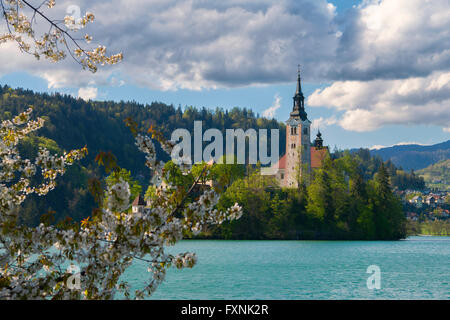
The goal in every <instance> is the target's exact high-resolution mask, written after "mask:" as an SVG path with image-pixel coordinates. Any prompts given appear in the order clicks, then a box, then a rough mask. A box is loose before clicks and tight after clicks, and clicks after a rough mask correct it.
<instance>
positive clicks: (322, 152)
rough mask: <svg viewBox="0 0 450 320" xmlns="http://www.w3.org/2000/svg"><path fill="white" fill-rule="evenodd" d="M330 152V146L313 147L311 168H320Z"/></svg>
mask: <svg viewBox="0 0 450 320" xmlns="http://www.w3.org/2000/svg"><path fill="white" fill-rule="evenodd" d="M327 153H328V148H327V147H324V148H320V149H319V148H316V147H311V168H313V169H314V168H319V167H320V166H321V165H322V161H323V159H325V156H326V155H327Z"/></svg>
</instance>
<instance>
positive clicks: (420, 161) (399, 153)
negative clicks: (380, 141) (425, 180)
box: [370, 140, 450, 171]
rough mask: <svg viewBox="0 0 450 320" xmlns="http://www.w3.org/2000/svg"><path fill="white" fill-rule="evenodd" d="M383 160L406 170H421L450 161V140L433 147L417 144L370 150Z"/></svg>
mask: <svg viewBox="0 0 450 320" xmlns="http://www.w3.org/2000/svg"><path fill="white" fill-rule="evenodd" d="M370 153H371V154H372V155H378V156H380V157H381V158H382V159H383V160H385V161H386V160H391V161H392V162H393V163H394V164H395V165H396V166H399V167H402V168H403V169H404V170H407V171H409V170H419V169H423V168H426V167H428V166H430V165H432V164H435V163H437V162H439V161H442V160H447V159H450V140H448V141H446V142H442V143H438V144H435V145H431V146H421V145H417V144H410V145H399V146H393V147H388V148H382V149H377V150H370Z"/></svg>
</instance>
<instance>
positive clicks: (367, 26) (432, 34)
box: [328, 0, 450, 81]
mask: <svg viewBox="0 0 450 320" xmlns="http://www.w3.org/2000/svg"><path fill="white" fill-rule="evenodd" d="M449 16H450V6H449V3H448V0H433V1H423V0H382V1H380V0H368V1H364V2H363V4H361V5H359V6H358V7H357V8H355V9H354V10H352V11H351V12H350V13H349V14H348V16H347V17H346V19H345V24H342V25H341V26H342V28H343V30H342V32H343V33H342V36H341V37H340V43H339V46H338V48H337V49H336V60H335V63H334V66H333V69H330V70H329V72H328V78H330V79H333V80H360V81H367V80H374V79H400V78H403V79H405V78H410V77H425V76H428V75H429V74H431V73H433V72H435V71H440V70H448V69H449V68H450V47H449V45H448V43H449V42H450V31H449V30H450V19H448V17H449Z"/></svg>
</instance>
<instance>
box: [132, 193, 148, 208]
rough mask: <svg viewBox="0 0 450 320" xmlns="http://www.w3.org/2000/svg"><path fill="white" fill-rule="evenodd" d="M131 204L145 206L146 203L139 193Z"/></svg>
mask: <svg viewBox="0 0 450 320" xmlns="http://www.w3.org/2000/svg"><path fill="white" fill-rule="evenodd" d="M132 205H133V206H145V205H146V203H145V200H144V198H143V197H142V196H141V195H139V196H137V197H136V199H134V201H133V204H132Z"/></svg>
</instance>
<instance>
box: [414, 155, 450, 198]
mask: <svg viewBox="0 0 450 320" xmlns="http://www.w3.org/2000/svg"><path fill="white" fill-rule="evenodd" d="M416 174H417V175H419V176H422V177H423V178H424V179H425V182H426V183H427V186H428V187H431V188H436V189H439V190H449V191H450V159H447V160H442V161H439V162H438V163H435V164H433V165H431V166H429V167H426V168H425V169H421V170H418V171H416Z"/></svg>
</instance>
